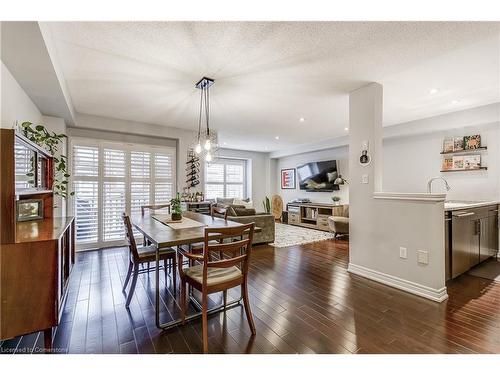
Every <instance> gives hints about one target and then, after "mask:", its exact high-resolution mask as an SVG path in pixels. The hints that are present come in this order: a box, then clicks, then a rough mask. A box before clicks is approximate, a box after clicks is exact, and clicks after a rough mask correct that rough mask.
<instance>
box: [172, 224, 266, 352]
mask: <svg viewBox="0 0 500 375" xmlns="http://www.w3.org/2000/svg"><path fill="white" fill-rule="evenodd" d="M254 228H255V223H249V224H243V225H239V226H236V227H223V228H205V233H204V236H205V239H204V248H203V254H193V253H189V252H187V251H185V250H184V249H180V251H179V252H178V253H177V256H178V259H177V264H178V265H179V275H180V279H181V299H180V306H181V311H182V315H181V317H182V320H183V322H184V321H185V317H186V309H187V301H186V289H187V285H189V286H190V287H193V288H194V289H197V290H198V291H200V292H201V294H202V303H201V306H202V337H203V352H204V353H207V352H208V295H209V294H212V293H217V292H223V300H224V307H226V305H227V290H228V289H231V288H234V287H237V286H240V287H241V296H242V298H243V306H244V307H245V313H246V316H247V320H248V325H249V326H250V330H251V332H252V335H255V334H256V331H255V323H254V321H253V317H252V311H251V310H250V303H249V300H248V269H249V262H250V255H251V252H252V240H253V233H254ZM211 235H215V236H221V237H230V238H234V237H241V238H243V239H240V240H236V241H232V242H225V243H215V244H213V243H211V241H209V237H210V236H211ZM212 252H223V253H224V255H225V256H226V257H225V258H223V259H217V260H211V257H210V254H211V253H212ZM184 257H186V258H188V259H189V260H192V261H198V262H200V264H198V265H195V266H191V267H188V268H184V269H183V268H182V262H183V259H184Z"/></svg>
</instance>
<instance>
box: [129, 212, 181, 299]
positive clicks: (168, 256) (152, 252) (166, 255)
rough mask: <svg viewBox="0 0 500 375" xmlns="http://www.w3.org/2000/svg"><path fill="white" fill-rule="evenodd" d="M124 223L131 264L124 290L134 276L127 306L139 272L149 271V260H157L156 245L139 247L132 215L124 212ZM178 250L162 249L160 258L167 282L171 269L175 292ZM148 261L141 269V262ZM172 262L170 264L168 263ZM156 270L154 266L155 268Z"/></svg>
mask: <svg viewBox="0 0 500 375" xmlns="http://www.w3.org/2000/svg"><path fill="white" fill-rule="evenodd" d="M122 217H123V224H124V225H125V236H126V238H127V242H128V248H129V265H128V271H127V277H126V278H125V281H124V282H123V289H122V291H123V292H125V289H126V288H127V284H128V282H129V280H130V276H132V275H133V276H132V284H130V289H129V292H128V295H127V301H126V302H125V307H127V308H128V307H129V305H130V301H131V300H132V296H133V295H134V291H135V285H136V284H137V277H138V276H139V273H144V272H149V271H150V268H149V262H156V247H155V246H154V245H149V246H142V247H137V245H136V243H135V238H134V233H133V231H132V224H131V223H130V217H129V216H127V214H125V213H123V214H122ZM175 253H176V251H175V250H174V249H172V248H170V247H169V248H163V249H160V260H162V261H163V269H164V271H165V283H166V281H167V277H168V276H167V274H168V269H169V268H170V270H171V276H172V282H173V284H174V293H175V291H176V286H177V280H176V279H177V258H176V255H175ZM144 263H148V268H147V269H146V268H142V269H141V270H140V269H139V266H140V265H141V264H144ZM168 263H170V265H169V264H168ZM153 270H154V268H153Z"/></svg>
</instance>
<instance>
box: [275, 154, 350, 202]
mask: <svg viewBox="0 0 500 375" xmlns="http://www.w3.org/2000/svg"><path fill="white" fill-rule="evenodd" d="M348 153H349V148H348V147H347V146H343V147H337V148H330V149H327V150H321V151H315V152H307V153H301V154H298V155H293V156H286V157H282V158H279V159H276V169H275V170H274V171H273V177H272V178H273V179H274V181H275V185H274V186H275V189H276V190H275V192H276V194H278V195H280V196H281V198H282V199H283V202H284V203H285V204H286V203H287V202H290V201H291V200H293V199H295V198H299V197H300V198H309V199H310V200H311V201H312V202H318V203H332V197H333V196H334V195H337V196H339V197H340V198H341V203H343V204H348V203H349V185H347V184H345V185H343V186H342V185H341V186H340V190H335V191H333V192H331V193H328V192H306V191H305V190H300V189H299V182H298V175H297V174H296V178H297V183H296V188H295V189H281V170H282V169H288V168H296V167H297V166H299V165H303V164H305V163H308V162H314V161H322V160H337V168H338V171H339V173H340V174H341V175H342V177H343V178H345V179H347V180H348V181H349V161H348Z"/></svg>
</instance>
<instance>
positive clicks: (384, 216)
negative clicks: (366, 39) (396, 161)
mask: <svg viewBox="0 0 500 375" xmlns="http://www.w3.org/2000/svg"><path fill="white" fill-rule="evenodd" d="M349 122H350V126H349V129H350V134H349V137H350V139H349V142H350V145H349V162H350V165H351V168H350V177H351V179H350V189H349V190H350V210H349V214H350V228H349V238H350V244H349V268H348V269H349V271H350V272H352V273H355V274H358V275H361V276H364V277H367V278H370V279H373V280H376V281H378V282H381V283H385V284H388V285H391V286H394V287H397V288H400V289H403V290H407V291H409V292H412V293H415V294H418V295H421V296H425V297H427V298H430V299H433V300H436V301H441V300H443V299H446V298H447V294H446V287H445V257H444V204H443V202H444V195H441V196H428V195H423V196H422V195H410V194H407V195H404V194H403V195H384V194H383V193H378V192H380V189H381V187H382V169H383V157H382V149H383V147H382V86H381V85H379V84H370V85H368V86H365V87H362V88H360V89H358V90H356V91H354V92H352V93H351V94H350V100H349ZM364 141H368V142H369V149H370V154H371V157H372V162H371V164H370V165H368V166H361V165H359V163H358V160H359V156H360V154H361V145H362V143H363V142H364ZM365 175H366V176H368V179H367V183H363V182H362V181H363V177H364V176H365ZM377 195H378V196H379V197H377ZM400 246H402V247H406V248H407V253H408V257H407V259H403V258H400V256H399V248H400ZM418 250H424V251H427V252H428V256H429V262H428V264H425V265H424V264H419V263H418V262H417V251H418Z"/></svg>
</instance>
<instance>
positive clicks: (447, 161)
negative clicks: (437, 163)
mask: <svg viewBox="0 0 500 375" xmlns="http://www.w3.org/2000/svg"><path fill="white" fill-rule="evenodd" d="M441 169H442V170H443V171H449V170H452V169H453V157H445V158H444V159H443V165H442V167H441Z"/></svg>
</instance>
